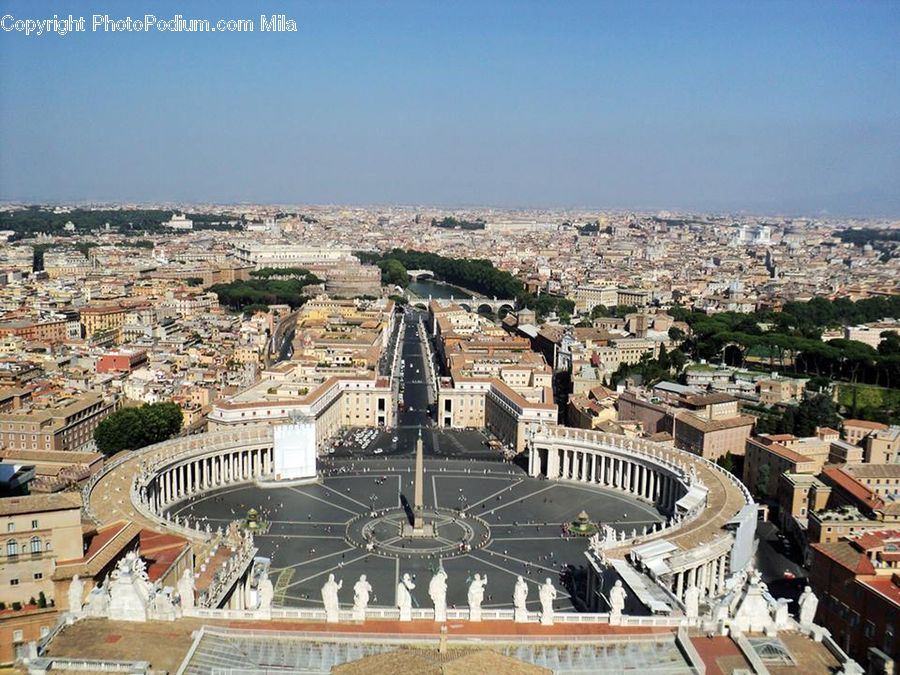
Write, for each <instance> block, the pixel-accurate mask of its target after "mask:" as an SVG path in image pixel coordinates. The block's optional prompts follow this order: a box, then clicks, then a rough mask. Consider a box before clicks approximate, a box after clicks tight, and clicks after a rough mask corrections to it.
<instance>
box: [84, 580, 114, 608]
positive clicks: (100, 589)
mask: <svg viewBox="0 0 900 675" xmlns="http://www.w3.org/2000/svg"><path fill="white" fill-rule="evenodd" d="M108 587H109V580H108V579H107V582H106V586H103V585H100V586H95V587H94V588H93V589H91V592H90V593H88V598H87V603H86V604H85V606H84V608H83V611H84V612H85V614H86V615H87V616H89V617H91V618H106V613H107V612H108V611H109V592H108V590H107V589H108Z"/></svg>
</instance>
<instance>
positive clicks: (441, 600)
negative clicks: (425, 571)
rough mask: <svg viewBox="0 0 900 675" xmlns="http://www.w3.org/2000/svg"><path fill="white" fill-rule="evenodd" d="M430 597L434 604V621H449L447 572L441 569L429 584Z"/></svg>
mask: <svg viewBox="0 0 900 675" xmlns="http://www.w3.org/2000/svg"><path fill="white" fill-rule="evenodd" d="M428 597H430V598H431V602H432V603H433V604H434V620H435V621H437V622H438V623H444V622H446V621H447V572H445V571H444V568H443V567H441V568H440V569H439V570H438V571H437V572H435V573H434V576H433V577H431V581H430V582H429V583H428Z"/></svg>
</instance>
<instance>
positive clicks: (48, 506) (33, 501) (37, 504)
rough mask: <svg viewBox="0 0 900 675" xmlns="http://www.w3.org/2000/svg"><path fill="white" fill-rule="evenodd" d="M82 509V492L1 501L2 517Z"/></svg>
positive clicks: (0, 512)
mask: <svg viewBox="0 0 900 675" xmlns="http://www.w3.org/2000/svg"><path fill="white" fill-rule="evenodd" d="M80 508H81V493H80V492H57V493H55V494H47V495H25V496H23V497H6V498H4V499H0V516H16V515H20V514H23V513H40V512H42V511H64V510H66V509H80Z"/></svg>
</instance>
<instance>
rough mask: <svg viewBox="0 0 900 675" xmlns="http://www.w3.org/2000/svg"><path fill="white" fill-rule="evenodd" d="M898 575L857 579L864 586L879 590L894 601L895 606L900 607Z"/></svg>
mask: <svg viewBox="0 0 900 675" xmlns="http://www.w3.org/2000/svg"><path fill="white" fill-rule="evenodd" d="M896 579H897V575H896V574H895V575H894V576H893V577H876V578H874V579H857V581H858V582H859V583H861V584H862V585H863V586H867V587H868V588H871V589H872V590H873V591H877V592H878V593H880V594H881V595H883V596H885V597H886V598H887V599H888V600H890V601H891V602H892V603H894V606H895V607H900V586H898V582H897V581H896Z"/></svg>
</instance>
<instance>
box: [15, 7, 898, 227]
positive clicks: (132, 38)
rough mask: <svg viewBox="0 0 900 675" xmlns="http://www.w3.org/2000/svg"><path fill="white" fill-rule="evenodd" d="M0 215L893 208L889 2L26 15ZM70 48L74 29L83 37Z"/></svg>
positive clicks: (894, 96) (892, 20) (34, 11)
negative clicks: (312, 206)
mask: <svg viewBox="0 0 900 675" xmlns="http://www.w3.org/2000/svg"><path fill="white" fill-rule="evenodd" d="M0 10H2V14H7V13H8V14H12V15H13V16H14V17H15V18H41V17H46V16H52V14H53V13H54V12H57V13H59V14H68V13H69V12H73V13H75V14H76V15H77V16H85V18H86V19H87V22H88V24H90V21H91V15H92V14H94V13H100V14H102V13H109V14H110V15H111V16H113V17H115V18H124V17H125V16H132V17H134V18H137V17H142V16H143V14H144V13H146V12H152V13H154V14H156V15H157V16H159V17H160V18H163V17H170V16H172V15H174V14H176V13H180V14H182V15H184V16H185V17H189V18H208V19H210V20H215V19H219V18H253V19H254V20H255V22H256V24H257V29H258V27H259V14H260V10H263V11H264V13H266V14H269V13H273V12H283V13H285V14H287V15H288V17H289V18H292V19H294V20H295V21H296V22H297V24H298V26H299V31H298V32H297V33H283V34H272V33H266V34H264V33H259V32H256V33H253V34H233V33H232V34H223V33H212V34H188V33H175V34H171V33H170V34H159V33H155V32H151V33H147V34H134V33H129V34H103V33H92V32H87V33H84V34H71V35H67V36H65V37H60V36H58V35H47V36H41V37H36V36H30V37H26V36H24V35H22V34H19V33H15V32H10V33H7V32H0V198H5V199H35V200H75V199H77V200H82V199H94V200H136V201H155V200H171V201H218V202H236V201H254V202H281V203H356V204H376V203H377V204H389V203H403V204H413V203H415V204H434V205H444V206H466V205H497V206H592V207H599V208H651V209H657V208H672V209H681V208H687V209H703V210H716V211H737V210H749V211H754V212H769V213H771V212H779V213H808V214H815V213H819V212H821V211H828V212H831V213H844V214H863V215H865V214H893V215H900V2H898V1H897V0H891V1H885V2H879V1H878V0H871V1H865V2H855V1H854V2H822V1H819V2H809V3H807V2H797V1H790V2H788V1H785V2H765V1H759V0H754V1H753V2H736V1H732V0H720V1H716V2H701V1H695V0H691V1H690V2H687V1H686V2H678V1H676V0H667V1H664V2H624V1H623V2H618V3H603V2H576V1H572V0H564V1H561V2H557V1H551V0H547V1H546V2H535V3H531V2H502V1H496V0H480V1H477V2H458V1H454V0H440V1H439V0H433V1H427V0H421V1H418V2H378V3H370V2H364V1H363V0H353V1H352V2H351V1H350V0H347V1H346V2H338V1H337V0H333V1H328V2H318V3H305V2H282V3H278V2H266V1H263V2H246V3H237V2H234V3H229V2H215V3H214V2H208V3H205V2H187V1H185V2H181V3H162V2H152V1H151V0H147V1H146V2H145V3H140V2H121V1H120V2H100V1H96V2H92V1H90V0H89V1H87V2H65V3H63V2H59V3H45V2H31V1H28V2H26V1H21V2H19V1H13V2H10V1H8V0H0ZM89 30H90V29H89Z"/></svg>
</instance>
